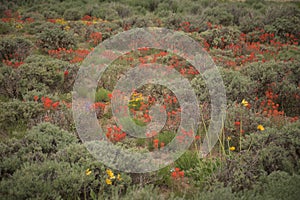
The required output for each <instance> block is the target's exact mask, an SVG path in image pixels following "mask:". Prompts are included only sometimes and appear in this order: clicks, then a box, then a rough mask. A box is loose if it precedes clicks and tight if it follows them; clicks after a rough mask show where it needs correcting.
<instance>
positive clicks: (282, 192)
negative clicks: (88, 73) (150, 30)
mask: <svg viewBox="0 0 300 200" xmlns="http://www.w3.org/2000/svg"><path fill="white" fill-rule="evenodd" d="M146 27H159V28H166V29H169V30H172V31H176V32H178V33H180V34H184V35H186V36H188V37H190V38H192V39H193V40H194V41H196V42H197V43H198V44H199V45H201V47H202V48H203V51H205V52H207V53H208V55H209V56H210V58H211V59H212V60H213V61H214V63H215V65H216V66H217V69H218V72H219V74H220V77H221V78H222V81H223V84H224V88H225V92H226V118H224V121H222V125H221V128H220V130H219V129H218V130H217V131H218V132H219V134H218V138H217V143H216V145H214V147H213V148H212V150H211V151H210V152H209V153H208V154H207V155H205V156H203V155H201V150H202V149H203V148H204V147H203V141H204V140H205V138H206V137H207V134H208V132H209V131H208V130H209V128H210V124H213V122H212V119H211V116H212V110H213V108H212V106H211V104H212V102H213V101H214V100H213V99H212V97H211V95H212V94H214V93H216V92H217V91H209V90H208V87H207V80H205V78H204V76H202V74H201V73H202V72H201V71H200V72H199V71H198V70H197V68H196V67H195V66H193V65H192V64H191V63H190V62H188V61H187V60H185V59H184V58H183V57H182V56H179V55H176V54H175V53H174V52H170V51H167V50H163V49H153V48H149V47H147V46H146V47H143V48H138V49H135V50H134V51H130V52H128V53H126V54H124V55H121V56H119V57H116V56H115V55H113V54H107V57H108V58H110V59H112V58H114V61H113V62H112V63H111V65H110V66H109V67H108V68H107V69H106V70H105V71H104V72H103V74H102V76H101V78H100V79H99V80H98V83H97V86H96V92H95V94H92V97H93V99H94V102H93V103H92V104H91V105H87V109H88V110H92V111H93V112H95V117H96V118H97V122H98V123H99V126H100V127H101V128H102V130H103V133H93V134H95V135H99V137H100V136H101V138H105V140H106V141H109V142H110V143H111V144H112V145H114V146H116V147H118V148H120V149H126V151H128V152H133V153H137V154H139V153H149V154H151V155H155V153H156V152H161V151H164V150H166V149H168V146H169V145H170V144H171V143H172V141H176V142H177V144H179V145H181V144H183V145H184V144H186V143H185V142H186V141H191V144H190V145H188V147H187V149H186V150H185V151H184V153H183V154H182V155H180V156H179V158H178V159H176V160H175V161H174V162H172V163H171V164H168V165H167V166H164V167H162V168H160V169H158V170H156V171H151V172H147V173H130V172H124V171H122V170H118V169H120V168H118V167H117V166H115V168H113V167H109V166H107V165H106V164H105V163H103V162H101V161H99V160H97V159H96V158H94V157H93V156H92V155H91V154H90V153H89V151H88V150H87V148H86V146H85V145H84V144H83V140H82V137H81V136H80V134H79V133H78V132H79V130H77V126H76V123H75V120H74V115H73V111H74V105H73V104H72V103H73V97H72V94H73V93H72V92H73V88H74V84H75V83H76V78H77V77H78V72H79V71H80V68H81V67H83V66H82V63H84V60H85V59H87V58H88V57H89V55H91V54H92V53H93V51H94V50H95V49H96V48H97V46H98V45H99V44H102V42H105V41H109V40H110V39H111V38H113V37H115V36H117V35H118V34H120V33H122V32H125V31H130V30H134V29H136V28H146ZM0 35H1V39H0V154H1V160H0V174H1V178H0V198H1V199H8V200H12V199H18V200H20V199H83V200H90V199H92V200H98V199H99V200H100V199H112V200H115V199H124V200H126V199H130V200H139V199H146V200H147V199H148V200H154V199H155V200H157V199H178V200H179V199H197V200H198V199H199V200H201V199H205V200H209V199H258V200H259V199H264V200H269V199H270V200H275V199H276V200H277V199H284V200H296V199H298V198H299V196H300V189H299V188H300V159H299V158H300V120H299V115H300V103H299V102H300V78H299V77H300V51H299V50H300V49H299V40H300V3H299V2H297V1H295V2H292V1H284V2H280V1H267V0H245V1H228V0H182V1H179V0H148V1H138V0H91V1H88V0H40V1H38V0H26V1H21V0H11V1H7V0H0ZM154 63H157V64H161V65H165V66H168V69H170V70H174V71H176V72H178V74H179V75H180V76H181V77H183V78H184V79H185V80H186V81H188V82H189V83H190V85H191V86H192V88H193V92H194V93H195V96H196V98H197V103H198V104H199V105H194V106H197V107H199V110H200V116H199V120H198V121H197V122H196V123H197V129H196V131H194V130H192V129H191V130H184V129H182V130H180V127H181V126H180V123H181V119H182V113H183V109H182V105H180V102H181V99H180V98H179V97H178V96H176V94H175V93H174V91H172V90H171V89H169V88H168V87H166V86H163V85H156V84H146V85H143V86H141V87H138V88H135V90H133V91H132V93H131V94H130V96H129V98H128V105H127V106H126V107H127V108H128V111H129V116H130V117H129V118H123V119H122V120H123V121H122V122H123V123H124V124H129V123H130V122H131V123H132V122H133V123H134V125H135V126H138V127H142V128H143V127H147V125H149V124H150V123H151V121H152V120H153V116H152V114H151V107H153V106H154V105H157V104H159V105H161V108H162V109H163V110H164V111H165V117H166V121H165V124H164V126H163V127H162V128H161V129H160V130H159V131H149V132H146V133H145V137H143V138H136V137H133V136H132V135H130V132H128V131H125V130H123V127H122V126H120V125H119V124H118V123H117V122H116V116H115V114H116V113H122V110H123V107H117V108H116V107H114V106H113V105H112V102H113V101H114V99H116V98H117V97H116V95H117V93H115V92H114V88H115V86H116V85H117V83H118V82H119V81H120V80H121V78H122V77H123V76H124V75H125V74H126V73H127V72H128V71H130V70H132V69H133V68H135V66H138V65H139V66H144V67H145V66H146V67H147V66H149V65H150V64H154ZM212 81H213V79H212ZM77 92H78V93H80V94H81V95H82V96H91V94H90V93H89V92H88V91H87V90H84V89H82V90H78V91H77ZM186 98H189V96H186ZM178 130H179V132H180V131H181V133H182V134H178ZM101 151H102V152H107V155H110V154H109V151H110V149H102V150H101ZM130 155H131V154H130ZM130 155H126V154H122V157H123V158H124V159H129V160H130V159H132V160H134V161H137V162H138V161H139V159H140V160H141V161H145V160H143V159H142V158H139V157H136V158H132V156H130ZM108 159H111V158H108ZM160 159H161V160H163V159H164V157H161V158H160ZM146 165H147V164H146ZM134 167H136V169H139V167H141V168H143V167H145V165H141V166H134Z"/></svg>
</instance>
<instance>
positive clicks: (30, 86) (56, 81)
mask: <svg viewBox="0 0 300 200" xmlns="http://www.w3.org/2000/svg"><path fill="white" fill-rule="evenodd" d="M68 65H69V63H67V62H64V61H60V60H55V59H51V58H47V57H44V56H35V57H34V58H33V57H30V58H28V59H26V63H25V64H23V65H21V66H20V67H19V68H18V73H19V76H20V77H19V80H18V84H17V86H18V90H19V92H20V93H21V94H22V95H24V94H26V93H27V92H28V91H31V90H38V91H45V90H46V91H57V90H58V89H59V88H61V85H62V83H63V81H64V77H63V72H64V69H65V68H66V67H67V66H68Z"/></svg>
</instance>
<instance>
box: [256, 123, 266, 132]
mask: <svg viewBox="0 0 300 200" xmlns="http://www.w3.org/2000/svg"><path fill="white" fill-rule="evenodd" d="M257 129H258V130H260V131H264V130H265V127H263V125H261V124H260V125H258V126H257Z"/></svg>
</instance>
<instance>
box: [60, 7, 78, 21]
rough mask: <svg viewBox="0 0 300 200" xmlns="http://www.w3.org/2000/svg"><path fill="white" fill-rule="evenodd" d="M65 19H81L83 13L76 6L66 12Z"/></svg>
mask: <svg viewBox="0 0 300 200" xmlns="http://www.w3.org/2000/svg"><path fill="white" fill-rule="evenodd" d="M64 18H65V20H79V19H80V18H81V13H80V12H79V11H78V10H77V9H74V8H70V9H67V10H66V11H65V12H64Z"/></svg>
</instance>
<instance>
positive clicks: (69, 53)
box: [48, 48, 90, 63]
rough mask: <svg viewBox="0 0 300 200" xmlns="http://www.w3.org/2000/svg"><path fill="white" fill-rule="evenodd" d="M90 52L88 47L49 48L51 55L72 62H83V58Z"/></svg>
mask: <svg viewBox="0 0 300 200" xmlns="http://www.w3.org/2000/svg"><path fill="white" fill-rule="evenodd" d="M89 53H90V51H89V50H86V49H77V50H73V49H65V48H59V49H56V50H49V51H48V54H49V55H50V56H51V57H54V58H57V59H62V60H66V61H69V62H70V63H78V62H82V61H83V59H84V58H85V57H86V56H87V55H88V54H89Z"/></svg>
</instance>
